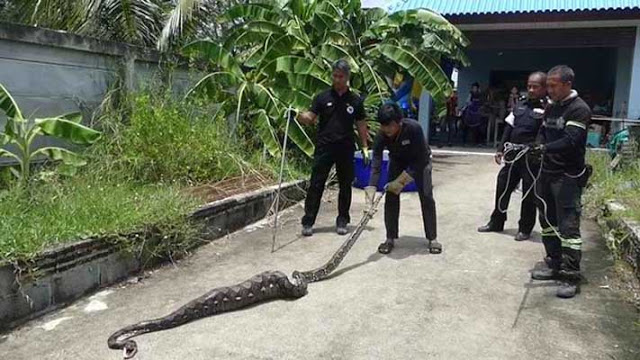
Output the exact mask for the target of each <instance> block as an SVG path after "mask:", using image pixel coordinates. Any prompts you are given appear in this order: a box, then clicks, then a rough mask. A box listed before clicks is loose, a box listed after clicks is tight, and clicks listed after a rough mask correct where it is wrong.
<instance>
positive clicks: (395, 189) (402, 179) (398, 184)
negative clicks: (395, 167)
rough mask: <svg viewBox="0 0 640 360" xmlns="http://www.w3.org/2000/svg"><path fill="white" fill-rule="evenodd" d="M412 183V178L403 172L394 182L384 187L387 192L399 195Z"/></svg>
mask: <svg viewBox="0 0 640 360" xmlns="http://www.w3.org/2000/svg"><path fill="white" fill-rule="evenodd" d="M412 181H413V178H412V177H411V175H409V173H408V172H406V171H403V172H402V173H401V174H400V175H399V176H398V177H397V178H396V179H395V180H393V181H391V182H390V183H388V184H387V186H385V190H386V191H387V192H390V193H393V194H396V195H400V193H401V192H402V189H404V187H405V186H407V184H409V183H410V182H412Z"/></svg>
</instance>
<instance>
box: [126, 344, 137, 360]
mask: <svg viewBox="0 0 640 360" xmlns="http://www.w3.org/2000/svg"><path fill="white" fill-rule="evenodd" d="M137 353H138V344H136V342H135V341H132V340H129V341H127V342H126V343H125V344H124V347H123V348H122V358H123V359H125V360H128V359H133V357H134V356H136V354H137Z"/></svg>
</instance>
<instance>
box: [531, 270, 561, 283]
mask: <svg viewBox="0 0 640 360" xmlns="http://www.w3.org/2000/svg"><path fill="white" fill-rule="evenodd" d="M531 278H532V279H533V280H558V279H560V273H559V272H558V270H554V269H551V268H546V269H538V270H533V271H532V272H531Z"/></svg>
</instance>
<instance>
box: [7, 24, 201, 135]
mask: <svg viewBox="0 0 640 360" xmlns="http://www.w3.org/2000/svg"><path fill="white" fill-rule="evenodd" d="M162 59H163V57H162V56H161V54H160V53H158V52H157V51H155V50H154V49H146V48H140V47H135V46H131V45H126V44H120V43H112V42H108V41H100V40H97V39H93V38H88V37H82V36H78V35H73V34H68V33H64V32H58V31H52V30H46V29H40V28H34V27H29V26H22V25H15V24H7V23H0V84H3V85H4V86H5V87H6V88H7V89H8V90H9V92H10V93H11V94H12V95H13V96H14V98H15V100H16V101H17V102H18V104H19V106H20V107H21V109H22V110H23V114H24V115H25V116H29V117H43V116H54V115H60V114H63V113H66V112H71V111H78V110H82V111H83V112H84V113H85V115H86V116H88V115H89V114H90V113H91V111H92V110H93V109H95V108H96V106H97V105H99V104H100V102H101V101H102V99H103V96H104V94H105V92H106V91H107V90H108V88H109V85H110V84H111V83H112V82H113V80H114V79H116V77H117V76H118V75H120V76H123V77H124V80H125V83H126V84H128V86H129V87H130V88H136V87H140V86H141V85H143V84H145V83H149V82H151V81H153V79H154V78H158V79H159V77H160V63H161V61H162ZM194 78H195V74H194V75H191V74H190V73H189V72H188V71H187V70H186V68H184V67H183V68H179V69H177V70H175V72H174V74H173V79H174V82H173V84H172V85H173V86H174V88H175V89H176V91H178V92H183V91H185V90H186V89H187V88H188V84H190V83H191V81H192V79H194ZM4 122H5V119H4V115H0V126H1V127H3V126H4Z"/></svg>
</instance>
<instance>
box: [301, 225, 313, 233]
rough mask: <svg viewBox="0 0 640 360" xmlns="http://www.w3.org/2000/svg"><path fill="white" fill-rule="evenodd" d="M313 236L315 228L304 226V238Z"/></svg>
mask: <svg viewBox="0 0 640 360" xmlns="http://www.w3.org/2000/svg"><path fill="white" fill-rule="evenodd" d="M311 235H313V227H312V226H311V225H303V226H302V236H311Z"/></svg>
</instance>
